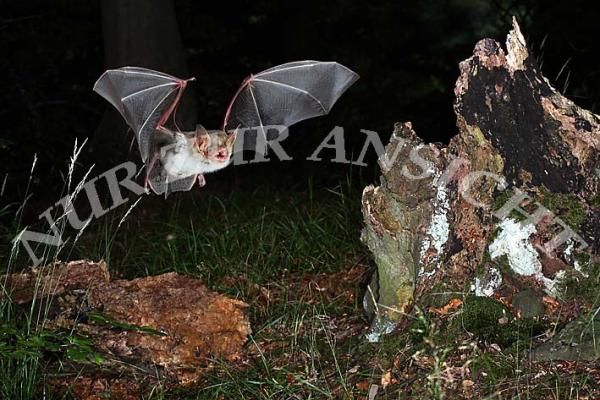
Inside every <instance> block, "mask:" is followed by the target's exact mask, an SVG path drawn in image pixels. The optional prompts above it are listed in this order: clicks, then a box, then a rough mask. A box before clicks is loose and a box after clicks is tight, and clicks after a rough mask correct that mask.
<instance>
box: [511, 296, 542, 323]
mask: <svg viewBox="0 0 600 400" xmlns="http://www.w3.org/2000/svg"><path fill="white" fill-rule="evenodd" d="M512 306H513V308H514V310H515V311H516V312H517V313H518V314H519V316H520V317H521V318H538V317H541V316H542V315H544V303H543V302H542V299H541V297H540V295H539V294H537V293H536V292H534V291H533V290H523V291H521V292H519V293H517V294H515V295H514V296H513V299H512Z"/></svg>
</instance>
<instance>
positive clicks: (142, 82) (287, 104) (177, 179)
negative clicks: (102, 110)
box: [94, 61, 358, 195]
mask: <svg viewBox="0 0 600 400" xmlns="http://www.w3.org/2000/svg"><path fill="white" fill-rule="evenodd" d="M357 79H358V75H357V74H356V73H355V72H353V71H352V70H350V69H349V68H347V67H345V66H343V65H341V64H339V63H337V62H321V61H296V62H290V63H286V64H282V65H278V66H275V67H272V68H269V69H267V70H265V71H262V72H259V73H257V74H252V75H250V76H249V77H247V78H246V79H244V81H243V82H242V84H241V86H240V87H239V89H238V90H237V91H236V93H235V94H234V96H233V98H232V99H231V101H230V102H229V105H228V107H227V109H226V111H225V117H224V120H223V125H222V126H221V128H220V129H217V130H206V129H205V128H204V127H203V126H202V125H197V126H196V129H195V130H194V131H189V132H182V131H180V130H179V129H178V128H177V125H176V123H175V129H174V130H172V129H169V128H167V127H166V126H165V124H166V123H167V122H168V120H169V118H170V117H171V116H172V115H173V114H174V111H175V110H176V108H177V106H178V104H179V102H180V100H181V95H182V93H183V91H184V90H185V88H186V86H187V84H188V83H189V82H191V81H193V80H194V78H190V79H185V80H184V79H179V78H176V77H174V76H171V75H168V74H165V73H162V72H158V71H153V70H150V69H145V68H138V67H122V68H118V69H111V70H108V71H106V72H104V73H103V74H102V75H101V76H100V78H98V80H97V81H96V83H95V85H94V91H95V92H96V93H98V94H99V95H100V96H102V97H103V98H104V99H106V100H107V101H108V102H109V103H111V104H112V105H113V106H114V107H115V108H116V109H117V110H118V111H119V113H120V114H121V115H122V117H123V118H124V119H125V121H126V122H127V124H128V125H129V127H130V128H131V129H132V130H133V132H134V133H135V137H136V141H137V143H138V147H139V151H140V155H141V157H142V161H143V162H144V163H145V166H146V179H145V185H146V187H148V186H150V188H151V189H152V191H154V193H156V194H165V195H166V194H168V193H172V192H177V191H184V190H190V189H191V188H192V187H193V186H194V184H195V183H196V182H198V184H199V186H204V185H205V179H204V175H205V174H207V173H211V172H215V171H218V170H220V169H223V168H225V167H227V166H228V165H229V164H230V163H231V161H232V158H231V157H232V154H233V151H234V143H239V141H240V139H244V137H242V138H240V137H239V136H240V135H239V133H240V132H242V134H243V135H247V133H248V132H255V133H256V134H257V135H260V137H261V138H262V139H263V140H264V143H266V139H267V130H268V127H269V126H274V125H275V126H283V127H286V128H287V127H289V126H291V125H293V124H295V123H297V122H299V121H302V120H305V119H308V118H313V117H317V116H321V115H326V114H328V113H329V111H330V110H331V108H332V107H333V105H334V104H335V102H336V101H337V100H338V99H339V97H340V96H341V95H342V94H343V93H344V92H345V91H346V89H348V88H349V87H350V86H351V85H352V84H353V83H354V82H356V80H357ZM173 119H174V118H173ZM246 143H249V141H247V140H244V141H243V145H242V147H241V148H242V149H244V148H245V146H246V145H245V144H246ZM236 148H237V144H236ZM265 151H266V147H265Z"/></svg>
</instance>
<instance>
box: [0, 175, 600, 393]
mask: <svg viewBox="0 0 600 400" xmlns="http://www.w3.org/2000/svg"><path fill="white" fill-rule="evenodd" d="M362 186H363V185H362V183H360V182H352V180H351V179H348V180H346V181H343V182H342V183H340V184H339V185H338V186H337V187H334V188H322V187H321V188H315V187H314V185H313V184H312V183H311V181H310V180H308V181H307V182H304V183H302V184H297V185H295V186H294V187H292V188H286V189H285V190H264V189H263V190H258V189H257V190H254V191H237V192H232V193H230V194H226V195H218V196H217V195H203V194H200V195H199V194H198V193H195V192H191V193H185V194H181V195H176V196H172V197H170V198H168V199H166V200H165V199H162V198H158V197H143V198H142V200H141V201H140V203H138V204H137V205H136V206H135V207H133V208H128V207H131V204H133V201H130V202H129V203H128V205H125V206H123V208H122V209H118V210H115V211H114V212H111V213H109V214H108V215H107V216H105V217H104V218H102V219H100V220H98V221H95V222H94V223H93V224H91V225H90V226H89V227H88V228H87V229H86V230H85V231H84V232H83V233H82V234H81V236H80V237H79V238H78V240H77V241H75V240H73V239H71V241H70V242H69V245H68V246H66V247H65V248H63V249H62V250H61V252H60V253H59V254H57V255H54V256H55V257H56V258H62V259H79V258H87V259H91V260H99V259H105V260H106V261H107V263H108V265H109V270H110V273H111V275H112V277H113V279H115V278H118V277H125V278H135V277H140V276H146V275H155V274H161V273H165V272H171V271H177V272H179V273H182V274H186V275H191V276H194V277H197V278H199V279H202V280H203V281H204V282H205V283H206V284H207V285H208V286H209V287H210V288H212V289H214V290H218V291H220V292H225V293H227V294H229V295H231V296H234V297H237V298H239V299H241V300H243V301H245V302H247V303H249V304H250V308H249V313H250V319H251V325H252V330H253V333H252V335H251V336H250V338H249V341H248V343H247V345H246V348H245V356H244V357H243V359H242V360H241V361H240V362H237V363H228V362H224V361H221V360H214V363H215V368H214V369H212V370H211V371H210V372H209V373H207V374H206V375H205V377H204V378H203V381H202V382H201V383H200V384H199V385H196V386H193V387H189V388H180V389H176V390H167V389H166V388H165V387H163V386H161V385H160V384H156V386H155V387H154V388H153V389H152V391H151V393H150V394H149V395H148V397H147V398H151V399H178V400H181V399H190V400H191V399H198V400H200V399H230V398H236V399H357V398H367V396H368V393H369V391H372V392H376V393H377V396H376V399H397V398H426V399H450V398H489V399H508V398H518V399H538V398H540V399H541V398H553V399H576V398H581V397H578V396H583V395H585V394H586V393H589V392H590V390H591V389H590V387H593V385H594V381H593V380H592V379H591V378H590V373H589V372H587V373H586V372H584V371H580V370H576V371H573V372H572V373H568V374H567V373H565V370H564V369H561V368H562V367H560V366H556V365H552V366H551V367H547V366H542V367H535V366H527V365H524V364H523V363H522V361H521V355H522V352H523V349H524V348H527V347H528V346H529V345H531V343H532V340H533V339H532V338H531V334H532V332H530V331H529V330H528V329H524V328H526V327H522V326H520V325H519V326H517V324H516V323H514V322H513V321H510V323H509V324H508V325H509V326H508V328H510V330H512V331H513V332H516V333H518V338H517V339H518V340H517V339H514V338H512V336H511V340H507V341H505V343H502V345H506V348H504V346H502V347H493V346H492V344H494V342H497V340H496V337H497V336H498V335H499V334H500V332H499V331H498V319H499V318H500V317H501V316H502V315H503V310H504V307H503V306H501V305H499V304H496V303H494V304H493V306H495V307H496V308H491V307H488V305H486V304H487V303H486V302H488V301H492V300H489V299H488V300H484V301H479V300H475V303H473V302H472V301H470V300H467V299H466V298H465V300H466V304H467V306H466V307H463V308H462V309H460V310H459V311H457V312H453V313H450V314H449V315H446V316H441V317H440V316H435V315H432V314H431V313H429V312H427V310H423V311H421V310H419V309H418V308H415V311H414V312H413V314H412V315H411V316H410V317H409V318H410V319H409V321H408V325H407V326H406V327H405V329H403V330H402V331H401V332H397V333H393V334H391V335H388V336H386V337H384V338H383V340H382V342H381V343H367V342H366V341H365V340H364V337H363V335H362V333H363V332H364V331H365V329H366V328H367V326H368V321H367V320H366V319H365V318H364V316H363V310H362V295H363V292H364V289H365V283H366V281H367V278H368V272H369V270H370V266H371V267H372V265H371V262H370V259H369V255H368V253H367V252H366V250H365V248H364V247H363V246H362V245H361V243H360V240H359V237H360V230H361V227H362V215H361V212H360V190H361V188H362ZM126 214H127V218H126V219H125V220H123V218H124V216H125V215H126ZM18 228H19V226H18V224H15V226H13V227H4V229H5V231H4V232H3V234H4V235H5V236H6V237H7V238H10V237H11V236H12V235H13V234H14V233H15V232H18V231H19V229H18ZM62 229H65V228H64V227H63V228H62ZM65 232H66V233H69V232H68V231H66V230H65ZM75 235H77V232H74V233H73V234H72V238H74V236H75ZM5 242H8V241H5ZM3 250H4V251H3V253H2V254H3V255H4V259H3V262H4V265H5V266H6V269H8V270H10V271H15V270H17V269H18V268H17V266H24V265H26V264H27V261H26V260H25V259H24V257H23V256H24V255H23V254H20V255H18V256H13V254H12V253H11V252H10V248H9V247H6V248H5V249H3ZM7 255H8V256H7ZM51 258H52V257H51ZM357 271H358V272H357ZM264 293H268V296H267V297H268V300H265V295H264ZM480 303H481V304H480ZM40 304H42V305H43V302H40ZM40 304H38V305H37V306H36V305H35V304H34V305H31V306H26V307H22V306H20V307H16V306H14V305H13V304H12V303H10V302H8V301H6V300H0V350H2V353H1V354H2V355H1V356H0V398H7V399H9V398H10V399H30V398H36V397H37V398H39V397H40V396H41V394H40V389H39V388H40V387H43V386H44V384H45V383H47V380H48V373H49V372H51V373H52V374H57V373H59V374H60V373H61V372H64V371H66V369H67V367H66V365H67V364H68V363H69V362H73V361H74V362H76V365H79V367H80V368H82V370H83V368H84V367H85V366H89V365H94V364H98V365H100V366H101V365H102V363H103V358H102V357H103V355H101V354H96V352H95V350H94V349H93V348H92V347H91V346H90V342H89V341H88V340H87V338H86V337H85V335H83V334H81V333H79V332H76V331H73V332H49V331H46V330H45V329H44V327H43V323H44V321H45V318H46V317H47V308H46V307H45V306H42V307H40V306H39V305H40ZM473 304H478V305H480V306H481V307H483V308H484V310H483V314H484V316H485V318H483V319H482V318H481V313H480V312H478V311H477V310H476V308H477V307H472V306H473ZM440 306H441V305H440ZM481 307H480V308H481ZM501 314H502V315H501ZM95 317H96V319H97V320H98V321H99V322H100V323H102V324H107V325H110V326H113V327H115V328H119V329H130V330H131V329H133V330H144V329H146V328H145V327H138V326H131V325H124V324H122V323H120V322H118V321H115V320H113V319H111V318H110V316H104V315H103V314H97V315H96V316H95ZM521 328H523V329H521ZM450 330H452V334H451V335H449V334H448V333H449V331H450ZM148 333H149V334H156V332H154V331H153V330H152V329H150V330H149V332H148ZM521 334H523V335H522V336H521ZM513 339H514V340H513ZM513 342H514V343H517V346H514V345H512V344H513ZM509 345H511V346H509ZM57 366H58V368H57ZM540 368H541V369H540ZM544 368H545V369H544ZM548 368H549V369H548ZM540 371H546V372H545V375H543V376H542V377H541V378H539V377H538V378H535V379H537V380H535V379H534V377H535V376H537V375H539V373H540ZM547 371H549V372H547ZM471 383H472V385H471ZM45 398H63V397H60V396H59V397H56V396H55V395H53V394H52V393H51V392H47V393H45ZM65 398H74V396H73V395H67V396H66V397H65Z"/></svg>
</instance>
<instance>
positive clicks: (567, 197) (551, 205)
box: [540, 188, 587, 229]
mask: <svg viewBox="0 0 600 400" xmlns="http://www.w3.org/2000/svg"><path fill="white" fill-rule="evenodd" d="M540 203H542V205H543V206H544V207H546V208H547V209H548V210H550V211H552V212H553V213H554V214H555V215H557V216H558V217H560V218H561V219H562V220H563V221H564V222H566V223H567V225H569V226H570V227H571V228H573V229H577V228H579V227H580V226H581V224H582V223H583V221H584V220H585V218H586V217H587V214H586V212H585V208H584V206H583V204H582V203H581V201H580V200H579V199H578V198H577V196H575V195H573V194H571V193H552V192H550V191H549V190H547V189H545V188H543V189H542V198H541V201H540Z"/></svg>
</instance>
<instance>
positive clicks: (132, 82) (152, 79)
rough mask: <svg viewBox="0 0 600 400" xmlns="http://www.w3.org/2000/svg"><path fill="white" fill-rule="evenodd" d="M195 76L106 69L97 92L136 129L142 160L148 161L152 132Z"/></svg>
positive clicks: (163, 119) (163, 121) (135, 69)
mask: <svg viewBox="0 0 600 400" xmlns="http://www.w3.org/2000/svg"><path fill="white" fill-rule="evenodd" d="M192 79H193V78H192ZM192 79H188V80H187V81H186V80H183V79H179V78H175V77H174V76H171V75H167V74H165V73H162V72H158V71H153V70H151V69H146V68H137V67H123V68H119V69H111V70H108V71H106V72H104V73H103V74H102V76H100V78H98V80H97V81H96V84H95V85H94V91H95V92H96V93H98V94H99V95H100V96H102V97H104V98H105V99H106V100H108V101H109V102H110V103H111V104H112V105H113V106H114V107H115V108H116V109H117V110H118V111H119V112H120V113H121V115H122V116H123V118H125V121H127V124H128V125H129V126H130V127H131V129H132V130H133V131H134V132H135V135H136V139H137V142H138V145H139V148H140V154H141V156H142V161H144V162H146V160H148V156H149V153H150V148H151V137H152V134H153V133H154V131H155V130H156V128H157V127H159V126H162V125H163V124H164V123H165V122H166V121H167V119H168V118H169V116H170V115H171V113H172V112H173V110H174V109H175V106H176V105H177V103H178V102H179V99H180V98H181V94H182V93H183V90H184V89H185V87H186V84H187V82H188V81H189V80H192Z"/></svg>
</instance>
